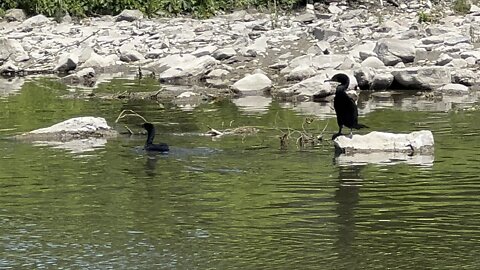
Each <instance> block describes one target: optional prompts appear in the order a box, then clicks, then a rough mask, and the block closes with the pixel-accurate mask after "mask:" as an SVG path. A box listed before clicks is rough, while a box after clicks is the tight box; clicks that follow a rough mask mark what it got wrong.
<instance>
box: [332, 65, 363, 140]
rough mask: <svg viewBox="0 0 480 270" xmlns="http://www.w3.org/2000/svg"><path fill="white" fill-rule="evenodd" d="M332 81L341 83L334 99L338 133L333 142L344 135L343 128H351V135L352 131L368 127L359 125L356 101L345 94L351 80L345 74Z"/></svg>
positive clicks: (338, 75)
mask: <svg viewBox="0 0 480 270" xmlns="http://www.w3.org/2000/svg"><path fill="white" fill-rule="evenodd" d="M330 81H334V82H338V83H340V84H339V85H338V86H337V90H336V91H335V98H334V99H333V108H334V109H335V113H336V114H337V124H338V128H339V130H338V133H335V134H333V136H332V140H335V138H337V137H338V136H340V135H342V127H343V126H346V127H348V128H350V135H352V129H354V128H355V129H361V128H368V127H367V126H366V125H363V124H360V123H358V109H357V104H355V101H354V100H353V99H352V98H350V97H349V96H348V95H347V93H346V92H345V91H346V90H347V89H348V85H349V84H350V79H349V78H348V76H347V75H345V74H343V73H338V74H335V75H334V76H333V77H332V78H331V79H330Z"/></svg>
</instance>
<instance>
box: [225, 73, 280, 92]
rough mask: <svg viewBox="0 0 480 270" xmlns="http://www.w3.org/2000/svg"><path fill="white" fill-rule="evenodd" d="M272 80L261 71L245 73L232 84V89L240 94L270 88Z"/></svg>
mask: <svg viewBox="0 0 480 270" xmlns="http://www.w3.org/2000/svg"><path fill="white" fill-rule="evenodd" d="M271 87H272V81H271V80H270V79H269V78H268V77H267V76H266V75H264V74H262V73H255V74H251V75H247V76H245V77H244V78H242V79H240V80H238V81H237V82H236V83H234V84H233V86H232V89H233V90H234V91H237V92H240V93H242V94H245V93H248V92H253V93H255V92H262V91H267V90H270V88H271Z"/></svg>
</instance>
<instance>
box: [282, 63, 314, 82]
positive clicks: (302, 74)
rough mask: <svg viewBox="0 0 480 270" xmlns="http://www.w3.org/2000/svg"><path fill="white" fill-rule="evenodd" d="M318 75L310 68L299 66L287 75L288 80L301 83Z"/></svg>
mask: <svg viewBox="0 0 480 270" xmlns="http://www.w3.org/2000/svg"><path fill="white" fill-rule="evenodd" d="M316 73H317V72H316V70H315V69H314V68H312V67H310V66H298V67H296V68H294V69H293V70H292V71H290V73H289V74H288V75H287V80H289V81H301V80H304V79H306V78H309V77H312V76H314V75H315V74H316Z"/></svg>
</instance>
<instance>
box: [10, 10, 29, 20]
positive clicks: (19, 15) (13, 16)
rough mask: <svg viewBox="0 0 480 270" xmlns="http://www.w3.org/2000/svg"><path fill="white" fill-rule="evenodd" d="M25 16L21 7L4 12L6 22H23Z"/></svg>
mask: <svg viewBox="0 0 480 270" xmlns="http://www.w3.org/2000/svg"><path fill="white" fill-rule="evenodd" d="M26 18H27V15H25V12H24V11H23V9H17V8H14V9H9V10H7V12H6V13H5V19H6V20H7V22H23V21H24V20H25V19H26Z"/></svg>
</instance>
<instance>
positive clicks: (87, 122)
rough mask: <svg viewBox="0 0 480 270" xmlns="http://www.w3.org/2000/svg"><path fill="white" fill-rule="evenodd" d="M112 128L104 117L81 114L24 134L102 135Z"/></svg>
mask: <svg viewBox="0 0 480 270" xmlns="http://www.w3.org/2000/svg"><path fill="white" fill-rule="evenodd" d="M112 130H113V128H112V127H110V126H109V125H108V124H107V121H106V120H105V118H102V117H93V116H83V117H76V118H71V119H68V120H65V121H63V122H60V123H58V124H55V125H53V126H50V127H46V128H40V129H36V130H33V131H30V132H27V133H25V134H59V133H60V134H71V135H75V134H86V135H95V134H97V135H102V134H104V132H105V131H112Z"/></svg>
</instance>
